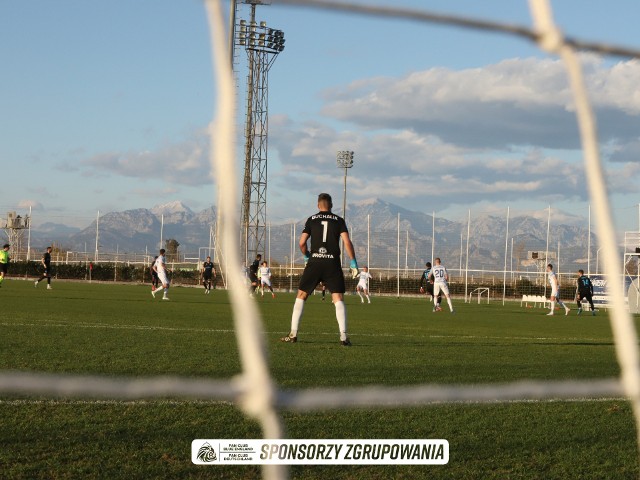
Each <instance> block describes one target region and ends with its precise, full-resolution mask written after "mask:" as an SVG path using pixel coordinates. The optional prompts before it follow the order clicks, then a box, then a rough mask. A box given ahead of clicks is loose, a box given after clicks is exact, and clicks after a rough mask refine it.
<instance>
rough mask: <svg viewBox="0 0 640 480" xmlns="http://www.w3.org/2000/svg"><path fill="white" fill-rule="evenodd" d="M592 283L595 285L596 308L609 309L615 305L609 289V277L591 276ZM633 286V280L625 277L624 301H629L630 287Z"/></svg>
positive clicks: (594, 302)
mask: <svg viewBox="0 0 640 480" xmlns="http://www.w3.org/2000/svg"><path fill="white" fill-rule="evenodd" d="M590 278H591V283H593V304H594V305H596V306H601V307H607V306H609V305H611V304H612V303H613V301H612V299H611V296H610V295H609V291H608V288H607V277H606V276H605V275H591V277H590ZM630 286H631V278H629V277H628V276H625V277H624V299H625V302H628V301H629V300H628V299H629V297H628V295H629V293H628V292H629V287H630Z"/></svg>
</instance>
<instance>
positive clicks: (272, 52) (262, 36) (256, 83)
mask: <svg viewBox="0 0 640 480" xmlns="http://www.w3.org/2000/svg"><path fill="white" fill-rule="evenodd" d="M243 3H245V4H249V5H251V18H250V20H249V21H248V22H247V21H246V20H240V22H239V23H238V25H236V26H235V32H236V34H235V42H236V44H237V45H239V46H242V47H244V49H245V50H246V52H247V56H248V73H247V110H246V118H245V130H244V135H245V148H244V179H243V189H242V217H241V222H242V225H241V248H242V252H243V254H244V257H245V262H247V263H248V261H249V259H253V258H255V256H256V254H257V253H264V247H265V237H266V225H267V131H268V119H269V110H268V93H269V88H268V86H269V83H268V80H269V69H270V68H271V65H273V62H274V61H275V59H276V57H277V56H278V54H279V53H280V52H282V51H283V50H284V33H283V32H282V30H276V29H273V28H270V27H267V22H260V23H258V22H256V5H268V4H270V3H271V2H270V1H265V0H244V2H243Z"/></svg>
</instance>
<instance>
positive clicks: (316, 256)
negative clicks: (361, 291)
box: [280, 193, 358, 347]
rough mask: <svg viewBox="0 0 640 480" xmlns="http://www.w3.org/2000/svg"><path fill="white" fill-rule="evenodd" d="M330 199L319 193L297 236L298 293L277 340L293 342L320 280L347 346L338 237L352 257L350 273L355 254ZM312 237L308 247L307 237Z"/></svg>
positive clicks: (354, 269)
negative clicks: (288, 326)
mask: <svg viewBox="0 0 640 480" xmlns="http://www.w3.org/2000/svg"><path fill="white" fill-rule="evenodd" d="M332 208H333V202H332V201H331V195H329V194H328V193H321V194H320V195H318V209H319V210H320V211H319V212H318V213H316V214H315V215H312V216H310V217H309V218H308V219H307V222H306V223H305V225H304V229H303V230H302V235H301V236H300V241H299V246H300V251H301V252H302V254H303V255H304V258H305V263H306V266H305V269H304V272H302V277H301V278H300V284H299V285H298V294H297V296H296V302H295V304H294V306H293V314H292V315H291V331H290V332H289V335H287V336H286V337H282V338H281V339H280V340H281V341H283V342H289V343H295V342H296V341H297V340H298V326H299V324H300V318H301V317H302V312H303V311H304V304H305V301H306V300H307V298H308V297H309V295H311V294H312V293H313V291H314V290H315V288H316V287H317V286H318V284H319V283H320V282H322V283H323V285H325V286H326V287H327V289H328V290H329V291H330V292H331V299H332V301H333V304H334V305H335V308H336V319H337V320H338V327H339V330H340V344H341V345H343V346H345V347H350V346H351V342H350V341H349V337H348V336H347V311H346V308H345V305H344V300H343V296H344V292H345V282H344V274H343V273H342V265H341V262H340V239H342V242H343V244H344V249H345V250H346V253H347V255H349V258H351V264H350V270H351V276H352V277H353V278H355V277H356V276H357V275H358V262H357V261H356V254H355V250H354V248H353V244H352V243H351V239H350V238H349V231H348V230H347V225H346V223H345V221H344V219H343V218H342V217H339V216H338V215H336V214H334V213H331V209H332ZM309 239H311V248H309V247H308V246H307V241H308V240H309Z"/></svg>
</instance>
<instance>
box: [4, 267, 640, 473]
mask: <svg viewBox="0 0 640 480" xmlns="http://www.w3.org/2000/svg"><path fill="white" fill-rule="evenodd" d="M53 288H54V289H53V290H50V291H47V290H46V289H45V285H44V283H41V284H40V285H39V287H38V288H37V289H35V288H34V286H33V283H32V282H28V281H27V282H25V281H19V280H11V279H10V280H6V281H5V282H4V283H3V285H2V288H0V306H1V311H2V316H1V317H0V369H1V370H11V371H44V372H56V373H78V374H98V375H105V376H110V377H112V376H117V377H120V376H126V377H128V376H153V375H180V376H186V377H192V378H193V377H203V378H204V377H207V378H216V379H217V378H229V377H231V376H233V375H236V374H237V373H239V371H240V364H239V361H238V355H237V348H236V340H235V334H234V332H233V324H232V320H231V308H230V305H229V301H228V298H227V295H226V293H225V292H223V291H214V292H212V294H211V295H204V294H203V290H202V289H193V288H173V289H172V290H171V291H170V297H171V301H169V302H163V301H161V300H160V299H159V298H157V299H155V300H154V299H153V298H152V297H151V295H150V294H149V290H150V289H149V287H148V286H138V285H136V286H133V285H131V286H127V285H104V284H95V283H94V284H88V283H71V282H69V283H66V282H54V283H53ZM257 300H258V303H259V305H260V308H261V310H262V312H263V318H264V323H265V331H266V336H267V339H268V345H269V360H270V366H271V371H272V373H273V376H274V378H275V380H276V381H277V382H278V384H279V385H280V386H282V387H283V388H288V389H296V388H305V387H318V386H322V387H353V386H358V385H386V386H393V385H407V384H418V383H445V384H451V383H463V384H473V383H486V382H490V383H491V382H494V383H498V382H500V383H502V382H509V381H514V380H522V379H535V380H543V379H554V380H559V379H589V378H602V377H612V376H615V375H617V374H618V366H617V364H616V361H615V354H614V347H613V342H612V336H611V331H610V326H609V322H608V319H607V317H606V315H605V314H604V313H602V314H601V315H600V316H596V317H591V316H585V315H582V316H577V315H576V311H575V308H574V310H573V311H572V312H571V315H570V316H568V317H565V316H564V315H559V314H558V315H556V316H553V317H547V316H546V315H545V313H546V310H544V309H541V308H529V309H527V308H522V307H520V305H519V303H508V304H507V305H506V306H502V305H501V302H494V303H492V304H490V305H486V304H482V305H478V304H477V303H471V304H464V303H462V301H461V300H457V299H454V305H455V307H456V310H457V312H456V313H457V314H456V315H451V314H449V312H448V309H447V307H446V305H444V311H443V312H440V313H435V314H434V313H432V312H431V308H430V306H429V304H428V303H427V302H426V301H425V299H424V298H422V299H418V298H406V299H396V298H380V297H373V298H372V304H371V305H367V304H364V305H363V304H361V303H360V299H359V298H358V297H357V296H354V295H348V296H347V297H346V304H347V313H348V319H349V331H350V337H351V340H352V342H353V347H351V348H345V347H341V346H340V344H339V342H338V333H337V323H336V320H335V315H334V308H333V306H332V304H331V301H330V299H329V298H327V300H326V301H324V302H322V301H321V297H320V295H315V296H313V297H311V298H310V299H309V300H308V302H307V304H306V307H305V313H304V317H303V319H302V322H301V326H300V332H299V341H298V343H297V344H283V343H280V342H278V338H279V337H280V336H282V335H284V334H286V333H287V332H288V330H289V323H290V318H291V309H292V305H293V295H292V294H278V295H277V297H276V298H275V299H272V298H271V296H266V295H265V297H264V298H261V297H258V298H257ZM282 417H283V420H284V424H285V428H286V432H287V436H288V437H290V438H319V439H322V438H443V439H446V440H448V441H449V444H450V460H449V464H448V465H445V466H406V465H404V466H403V465H397V466H296V467H292V468H291V476H292V478H296V479H298V478H299V479H329V478H331V479H392V478H393V479H441V478H442V479H445V478H446V479H461V478H462V479H467V478H468V479H475V478H494V479H503V478H510V479H513V478H518V479H539V478H544V479H551V478H558V479H570V478H575V479H591V478H592V479H601V478H613V479H617V478H638V475H639V472H640V470H639V468H638V454H637V447H636V444H635V428H634V422H633V418H632V414H631V408H630V406H629V404H628V403H627V402H626V401H624V400H621V399H606V400H580V401H579V400H576V401H544V402H511V403H502V404H498V403H496V404H482V405H481V404H455V405H444V404H440V405H433V406H426V407H419V408H398V409H354V410H340V411H334V410H332V411H327V412H313V413H305V414H299V413H292V412H287V411H283V412H282ZM260 437H261V431H260V428H259V426H258V425H257V424H256V423H255V422H253V421H249V420H246V419H245V418H244V416H243V415H242V414H241V413H240V412H239V410H238V409H237V408H236V407H235V406H233V405H230V404H228V403H223V402H213V401H212V402H198V401H186V400H181V399H167V400H153V401H135V402H120V401H97V400H91V399H71V398H69V399H59V398H42V397H37V398H34V397H25V396H9V395H3V396H1V397H0V478H3V479H72V478H74V479H75V478H82V479H86V478H108V479H134V478H170V479H192V478H203V479H204V478H207V479H210V478H214V479H251V478H260V476H261V471H260V467H258V466H244V467H240V466H239V467H235V466H232V467H224V466H195V465H193V464H192V463H191V460H190V447H191V441H192V440H193V439H196V438H260Z"/></svg>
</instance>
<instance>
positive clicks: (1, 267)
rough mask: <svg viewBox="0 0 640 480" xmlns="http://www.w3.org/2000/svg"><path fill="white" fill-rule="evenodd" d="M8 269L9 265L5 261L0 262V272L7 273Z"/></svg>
mask: <svg viewBox="0 0 640 480" xmlns="http://www.w3.org/2000/svg"><path fill="white" fill-rule="evenodd" d="M8 269H9V265H8V264H7V263H0V272H2V273H7V270H8Z"/></svg>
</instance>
